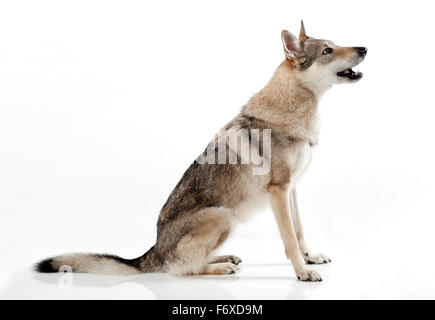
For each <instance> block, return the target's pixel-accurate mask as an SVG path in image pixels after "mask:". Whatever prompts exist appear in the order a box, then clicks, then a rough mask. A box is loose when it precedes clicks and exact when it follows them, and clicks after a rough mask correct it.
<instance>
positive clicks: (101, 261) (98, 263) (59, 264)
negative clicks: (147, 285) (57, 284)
mask: <svg viewBox="0 0 435 320" xmlns="http://www.w3.org/2000/svg"><path fill="white" fill-rule="evenodd" d="M161 267H162V261H161V260H160V259H159V257H158V256H157V255H156V253H155V252H154V247H152V248H151V249H150V250H148V252H147V253H145V254H144V255H143V256H141V257H139V258H136V259H124V258H121V257H118V256H115V255H110V254H92V253H74V254H67V255H62V256H57V257H52V258H48V259H45V260H42V261H40V262H38V263H37V264H36V265H35V267H34V268H35V270H36V271H38V272H44V273H47V272H58V271H59V270H61V271H72V272H79V273H94V274H111V275H129V274H139V273H145V272H156V271H159V270H160V269H161Z"/></svg>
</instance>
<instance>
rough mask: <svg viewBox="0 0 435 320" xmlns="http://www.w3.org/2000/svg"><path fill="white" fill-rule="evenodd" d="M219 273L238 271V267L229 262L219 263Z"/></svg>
mask: <svg viewBox="0 0 435 320" xmlns="http://www.w3.org/2000/svg"><path fill="white" fill-rule="evenodd" d="M219 271H220V274H233V273H236V272H237V271H239V267H238V266H237V265H235V264H234V263H231V262H224V263H220V268H219Z"/></svg>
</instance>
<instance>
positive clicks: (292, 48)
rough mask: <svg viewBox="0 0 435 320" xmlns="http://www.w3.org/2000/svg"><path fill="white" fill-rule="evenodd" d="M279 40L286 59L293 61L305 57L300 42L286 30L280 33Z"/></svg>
mask: <svg viewBox="0 0 435 320" xmlns="http://www.w3.org/2000/svg"><path fill="white" fill-rule="evenodd" d="M281 39H282V44H283V46H284V51H285V54H286V56H287V58H289V59H294V58H302V57H303V56H305V53H304V50H303V48H302V46H301V43H300V41H299V40H298V39H297V38H296V37H295V36H294V35H293V34H291V33H290V32H288V31H287V30H283V31H282V33H281Z"/></svg>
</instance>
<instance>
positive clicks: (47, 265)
mask: <svg viewBox="0 0 435 320" xmlns="http://www.w3.org/2000/svg"><path fill="white" fill-rule="evenodd" d="M52 262H53V258H48V259H45V260H42V261H40V262H38V263H36V264H35V265H34V270H35V271H37V272H42V273H51V272H58V270H56V269H54V268H53V265H52Z"/></svg>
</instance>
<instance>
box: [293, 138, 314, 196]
mask: <svg viewBox="0 0 435 320" xmlns="http://www.w3.org/2000/svg"><path fill="white" fill-rule="evenodd" d="M288 159H289V167H290V168H291V177H290V187H291V188H293V187H294V186H295V185H296V183H297V182H298V180H299V179H300V177H301V176H302V175H303V173H304V172H305V170H306V169H307V168H308V166H309V165H310V163H311V159H312V148H311V146H310V144H309V143H308V142H301V143H298V144H297V145H296V146H295V147H294V148H292V149H291V150H290V152H289V157H288Z"/></svg>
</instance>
